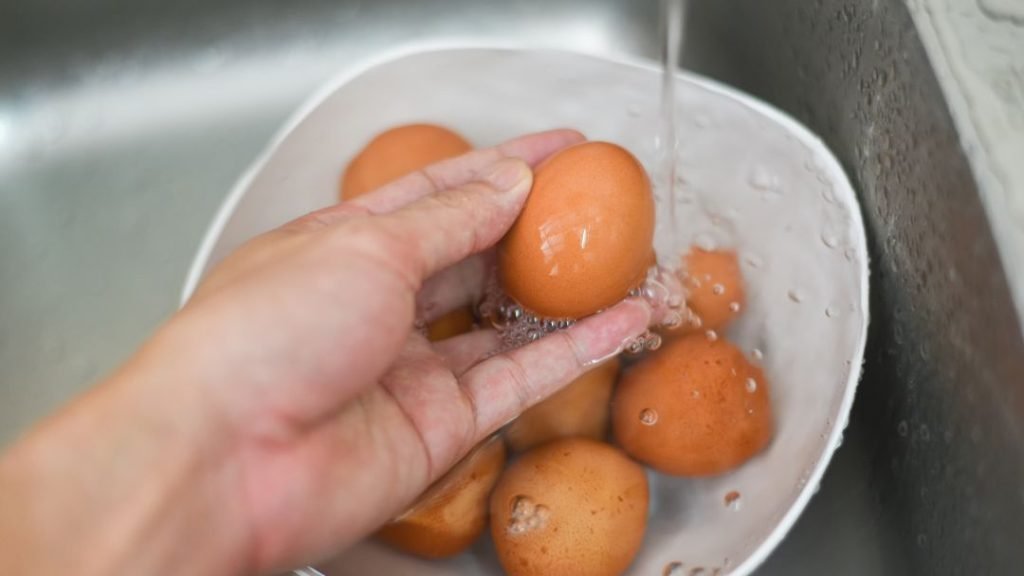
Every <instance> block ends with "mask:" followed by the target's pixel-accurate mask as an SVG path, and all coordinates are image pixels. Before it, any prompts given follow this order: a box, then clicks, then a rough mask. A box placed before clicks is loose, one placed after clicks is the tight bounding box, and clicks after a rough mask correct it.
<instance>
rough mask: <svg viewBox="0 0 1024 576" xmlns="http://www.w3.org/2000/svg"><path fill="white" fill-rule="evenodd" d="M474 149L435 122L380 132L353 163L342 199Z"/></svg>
mask: <svg viewBox="0 0 1024 576" xmlns="http://www.w3.org/2000/svg"><path fill="white" fill-rule="evenodd" d="M471 149H472V145H470V143H469V142H467V141H466V140H465V139H464V138H463V137H462V136H460V135H458V134H456V133H455V132H453V131H451V130H449V129H448V128H444V127H443V126H435V125H433V124H407V125H404V126H397V127H395V128H392V129H390V130H387V131H385V132H382V133H380V134H379V135H378V136H377V137H376V138H374V139H373V140H371V141H370V143H369V144H367V145H366V147H365V148H363V150H362V151H361V152H360V153H359V154H357V155H356V157H355V158H353V159H352V161H351V162H350V163H349V165H348V168H347V169H346V170H345V174H344V175H343V176H342V179H341V199H342V200H351V199H352V198H356V197H358V196H362V195H363V194H366V193H367V192H370V191H371V190H376V189H377V188H379V187H381V186H383V185H384V184H387V183H389V182H391V181H393V180H397V179H398V178H401V177H402V176H405V175H407V174H409V173H411V172H415V171H416V170H419V169H421V168H425V167H426V166H429V165H431V164H433V163H435V162H439V161H441V160H445V159H447V158H452V157H454V156H459V155H460V154H464V153H466V152H468V151H469V150H471Z"/></svg>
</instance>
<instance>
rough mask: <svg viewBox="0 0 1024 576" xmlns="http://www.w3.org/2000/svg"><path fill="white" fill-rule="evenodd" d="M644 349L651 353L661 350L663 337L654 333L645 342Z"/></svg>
mask: <svg viewBox="0 0 1024 576" xmlns="http://www.w3.org/2000/svg"><path fill="white" fill-rule="evenodd" d="M644 348H646V349H647V350H648V351H649V352H654V351H655V350H657V349H658V348H661V335H660V334H657V333H653V332H652V333H651V334H650V336H648V337H647V339H646V340H645V341H644Z"/></svg>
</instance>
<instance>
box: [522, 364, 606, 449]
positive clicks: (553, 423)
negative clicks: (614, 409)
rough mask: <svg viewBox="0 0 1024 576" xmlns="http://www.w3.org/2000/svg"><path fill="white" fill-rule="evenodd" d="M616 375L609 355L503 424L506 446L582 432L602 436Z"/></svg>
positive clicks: (526, 445)
mask: <svg viewBox="0 0 1024 576" xmlns="http://www.w3.org/2000/svg"><path fill="white" fill-rule="evenodd" d="M618 375H619V360H618V359H617V358H615V359H612V360H611V361H609V362H605V363H604V364H601V365H600V366H597V367H596V368H594V369H592V370H590V371H589V372H587V373H586V374H583V375H582V376H580V377H579V378H577V379H576V380H573V381H572V382H571V383H569V385H568V386H566V387H565V388H562V389H561V390H559V391H558V392H555V393H554V394H552V395H551V396H550V397H549V398H548V399H546V400H544V401H543V402H541V403H540V404H537V405H536V406H533V407H532V408H530V409H529V410H527V411H526V412H523V413H522V414H521V415H520V416H519V418H517V419H516V420H515V421H514V422H512V423H511V424H509V425H508V426H507V427H506V428H505V432H504V436H505V442H506V443H507V444H508V446H509V448H511V449H513V450H515V451H517V452H522V451H524V450H528V449H530V448H533V447H534V446H538V445H540V444H544V443H545V442H548V441H551V440H554V439H556V438H565V437H570V436H585V437H588V438H593V439H594V440H604V438H605V435H606V433H607V432H608V410H609V405H608V403H609V401H610V400H611V397H612V387H613V386H614V385H615V379H616V378H617V377H618Z"/></svg>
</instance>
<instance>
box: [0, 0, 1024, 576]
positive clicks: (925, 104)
mask: <svg viewBox="0 0 1024 576" xmlns="http://www.w3.org/2000/svg"><path fill="white" fill-rule="evenodd" d="M657 17H658V10H657V3H656V2H653V1H645V2H629V1H626V0H616V1H611V0H600V1H592V0H564V1H562V0H548V1H546V2H541V1H534V0H508V1H506V2H479V1H473V0H435V1H434V2H416V1H415V0H392V1H388V2H358V1H354V0H353V1H344V2H328V1H326V0H324V1H318V0H294V1H292V2H287V3H284V2H273V1H271V0H255V1H248V2H242V1H240V0H232V1H224V2H218V3H206V2H197V1H195V0H186V1H183V2H177V3H173V4H172V3H165V2H164V3H161V2H155V1H152V0H135V1H133V2H124V1H112V0H98V1H95V2H91V3H88V5H85V4H84V3H77V2H69V1H60V0H51V1H47V2H35V3H16V4H15V3H7V4H6V5H4V6H3V7H0V79H3V81H2V82H0V278H2V279H3V290H2V291H0V443H3V444H6V443H7V442H9V441H11V440H12V439H13V438H14V437H15V436H16V435H17V434H18V433H19V432H20V431H22V430H24V428H25V427H27V426H28V425H29V424H30V423H31V422H33V421H34V420H36V419H37V418H39V417H40V416H41V415H42V414H44V413H45V412H47V411H48V410H51V409H52V408H53V407H54V406H56V405H57V404H58V403H59V402H62V401H64V400H66V399H67V398H68V397H69V396H71V395H72V394H74V393H76V392H78V391H80V390H82V389H84V388H85V387H86V386H88V385H89V384H90V383H91V382H92V381H94V380H95V379H96V378H98V377H101V376H102V375H103V374H104V373H106V372H107V371H109V370H110V369H111V368H112V367H113V366H115V365H116V364H117V363H118V362H119V361H120V360H122V359H124V358H125V357H126V356H127V355H128V354H129V353H130V352H131V351H132V349H133V348H134V347H135V346H137V345H138V343H139V342H140V341H141V340H142V339H143V338H144V337H145V336H146V335H147V334H148V333H149V332H150V331H151V330H152V329H153V327H154V326H155V325H156V324H157V323H158V322H160V321H161V320H162V319H164V318H165V317H166V316H167V315H169V314H170V313H172V312H173V310H174V309H175V307H176V305H177V297H178V292H179V289H180V286H181V282H182V279H183V278H184V277H185V274H186V271H187V268H188V265H189V262H190V261H191V258H192V256H193V255H194V254H195V252H196V249H197V247H198V246H199V243H200V241H201V237H202V235H203V232H204V230H205V229H206V228H207V226H208V224H209V222H210V221H211V220H212V218H213V215H214V213H215V211H216V209H217V207H218V206H219V205H220V203H221V202H222V200H223V198H224V196H225V195H226V194H227V192H228V190H229V188H230V187H231V184H232V182H233V181H234V180H235V179H236V177H237V176H238V174H239V173H240V172H241V171H242V170H243V169H244V168H245V167H246V166H247V165H248V164H249V163H250V162H251V160H252V159H253V158H254V157H255V156H256V154H257V153H258V152H259V151H260V149H262V147H263V146H264V144H265V143H266V141H267V140H268V139H269V138H270V136H271V135H272V133H273V132H274V131H275V130H276V129H277V128H278V127H279V126H280V125H281V123H282V122H283V121H284V120H285V118H286V117H287V116H288V115H289V114H290V113H291V112H292V110H293V109H294V108H295V107H296V106H297V105H298V104H299V103H300V102H301V101H303V100H304V99H305V98H306V97H307V96H308V95H309V93H310V91H312V90H313V89H315V88H316V87H317V86H319V85H320V84H322V83H323V82H324V81H325V80H327V79H328V78H330V77H332V76H334V75H336V74H338V73H340V72H343V71H345V70H349V69H355V68H358V67H361V66H362V65H363V63H365V62H366V61H367V60H368V59H371V58H374V57H375V55H377V54H380V53H382V52H383V51H385V50H390V49H393V48H394V47H395V46H396V45H398V44H403V43H407V42H413V41H439V42H444V41H450V40H453V39H459V40H470V41H471V40H474V39H477V40H480V41H483V42H486V43H488V44H492V45H493V44H498V43H504V44H507V45H510V46H529V47H532V48H537V47H545V48H558V49H568V50H574V51H583V52H590V53H599V54H607V55H612V56H615V55H623V54H625V55H632V56H642V57H648V58H651V57H655V56H657V54H658V51H659V46H658V43H657V42H658V33H657ZM687 29H688V33H687V47H686V51H685V52H684V62H685V63H686V65H687V66H688V67H691V68H693V69H695V70H697V71H699V72H701V73H703V74H705V75H708V76H711V77H715V78H718V79H720V80H722V81H724V82H727V83H730V84H733V85H735V86H737V87H739V88H741V89H743V90H745V91H747V92H750V93H752V94H754V95H756V96H758V97H760V98H763V99H765V100H767V101H769V102H771V103H772V104H774V105H776V106H778V107H779V108H781V109H783V110H786V111H787V112H789V113H790V114H792V115H793V116H795V117H796V118H798V119H799V120H800V121H802V122H804V123H805V124H806V125H808V126H809V127H810V128H811V129H812V130H814V131H815V132H817V133H818V134H819V135H821V136H822V137H823V139H824V140H825V141H826V143H827V144H828V146H829V147H830V148H831V150H832V151H833V152H834V153H835V154H836V155H837V156H838V157H839V159H840V160H841V161H842V162H843V163H844V168H845V169H846V171H847V173H848V174H849V176H850V178H851V180H852V181H853V183H854V186H855V187H856V188H857V189H858V191H859V193H860V198H861V205H862V207H863V212H864V213H863V216H864V220H865V223H866V225H867V228H868V236H869V238H868V239H869V245H870V249H871V253H872V254H871V255H872V258H873V262H872V265H873V275H872V284H873V285H872V290H871V293H872V302H871V306H872V310H871V314H872V326H871V333H870V336H869V345H868V353H867V362H866V365H865V372H864V377H863V381H862V383H861V386H860V390H859V392H858V397H857V400H856V402H855V404H854V411H853V416H852V419H851V425H850V427H849V429H848V430H847V433H846V436H845V438H846V439H845V442H844V445H843V447H842V448H841V449H840V450H839V451H838V452H837V453H836V456H835V458H834V459H833V462H832V465H831V466H830V468H829V470H828V472H827V473H826V475H825V478H824V480H823V481H822V484H821V490H820V492H819V493H818V494H817V496H816V497H815V498H814V499H813V500H812V501H811V504H810V506H809V507H808V508H807V510H806V511H805V513H804V515H803V516H802V518H801V519H800V521H799V522H798V523H797V524H796V526H795V527H794V529H793V531H792V532H791V533H790V535H789V536H788V538H787V539H786V540H785V541H784V542H783V543H782V545H781V546H780V547H779V548H778V550H777V551H776V552H775V553H774V555H773V556H772V557H770V558H769V560H768V561H767V563H766V564H765V565H764V566H763V567H762V568H761V569H760V570H759V572H758V574H821V573H826V572H827V573H829V574H833V575H843V574H858V575H860V574H908V573H922V574H961V573H979V574H998V573H1012V572H1014V571H1016V570H1017V569H1018V567H1019V566H1021V565H1022V564H1024V547H1021V546H1020V545H1019V543H1020V541H1021V537H1022V535H1024V489H1022V486H1024V483H1022V482H1021V479H1022V478H1024V438H1022V428H1024V424H1022V423H1024V386H1022V385H1021V380H1022V379H1021V375H1024V342H1022V338H1021V332H1020V322H1019V319H1018V316H1017V313H1016V309H1015V308H1014V305H1013V303H1012V300H1011V297H1010V292H1009V289H1008V284H1007V278H1006V274H1005V273H1004V272H1003V267H1002V264H1001V262H1000V259H999V256H998V253H999V252H998V249H999V246H998V245H997V243H996V241H995V240H994V239H993V238H994V237H993V234H992V232H991V230H990V226H989V223H988V219H987V218H986V214H985V209H984V206H983V203H982V199H981V196H980V195H979V191H978V184H977V183H976V180H975V178H974V176H973V174H972V171H971V168H970V166H969V164H968V162H967V158H966V156H965V154H964V152H963V150H962V149H961V146H960V144H959V139H958V134H957V132H956V130H955V128H954V124H953V121H952V119H951V117H950V114H949V112H948V108H947V103H946V101H945V100H944V98H943V94H942V92H941V90H940V89H939V85H938V83H937V81H936V77H935V74H934V72H933V71H932V68H931V65H930V64H929V55H928V53H926V51H925V50H924V48H923V47H922V45H921V42H920V40H919V39H918V36H917V33H916V30H915V28H914V25H913V21H912V19H911V15H910V13H909V12H908V10H907V8H906V7H905V6H904V4H903V3H902V2H900V1H898V0H875V1H873V2H861V1H858V0H845V1H844V0H817V1H815V2H808V1H806V0H776V1H775V2H771V3H767V2H759V1H756V0H695V2H694V4H693V6H692V8H691V13H690V15H689V19H688V26H687Z"/></svg>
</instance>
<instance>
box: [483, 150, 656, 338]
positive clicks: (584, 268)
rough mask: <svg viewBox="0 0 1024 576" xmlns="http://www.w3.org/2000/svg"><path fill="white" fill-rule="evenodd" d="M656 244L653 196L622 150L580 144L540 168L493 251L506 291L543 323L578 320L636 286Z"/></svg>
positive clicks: (638, 168) (636, 165) (632, 160)
mask: <svg viewBox="0 0 1024 576" xmlns="http://www.w3.org/2000/svg"><path fill="white" fill-rule="evenodd" d="M653 240H654V198H653V196H652V195H651V186H650V181H649V179H648V178H647V174H646V172H644V169H643V166H641V165H640V162H639V161H638V160H637V159H636V158H635V157H633V155H632V154H630V153H629V152H628V151H627V150H626V149H624V148H622V147H620V146H617V145H615V144H611V143H608V142H584V143H581V144H577V145H575V146H571V147H569V148H566V149H564V150H562V151H560V152H558V153H556V154H554V155H553V156H551V157H550V158H548V159H547V160H546V161H544V163H542V164H541V165H540V166H539V167H538V168H537V169H536V171H535V173H534V180H533V188H532V189H531V191H530V196H529V198H528V199H527V201H526V205H525V207H524V208H523V211H522V213H521V214H520V215H519V218H518V219H517V220H516V222H515V224H514V225H513V226H512V229H511V230H510V231H509V233H508V234H507V235H506V236H505V238H504V239H503V240H502V241H501V243H500V245H499V249H498V271H499V276H500V280H501V285H502V287H503V289H504V290H505V292H506V293H507V294H508V295H509V296H510V297H512V298H513V299H515V300H516V301H517V302H519V303H520V304H522V305H523V306H524V307H525V308H527V309H528V310H530V311H531V312H533V313H535V314H538V315H540V316H543V317H547V318H574V319H575V318H582V317H584V316H588V315H590V314H593V313H595V312H597V311H599V310H602V309H605V308H608V307H610V306H612V305H614V304H615V303H617V302H619V301H620V300H622V299H623V298H625V297H626V296H627V295H628V293H629V291H630V290H631V289H633V288H635V287H637V286H639V285H640V284H641V283H642V282H643V280H644V278H645V276H646V273H647V269H648V267H649V263H650V261H651V254H652V242H653Z"/></svg>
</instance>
